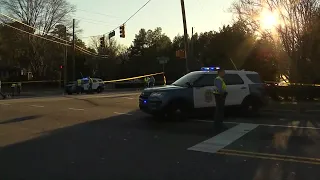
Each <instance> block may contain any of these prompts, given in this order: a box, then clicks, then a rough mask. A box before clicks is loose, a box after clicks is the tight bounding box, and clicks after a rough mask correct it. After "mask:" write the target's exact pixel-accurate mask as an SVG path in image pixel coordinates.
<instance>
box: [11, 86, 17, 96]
mask: <svg viewBox="0 0 320 180" xmlns="http://www.w3.org/2000/svg"><path fill="white" fill-rule="evenodd" d="M16 87H17V84H16V83H12V84H11V96H14V91H15V90H16Z"/></svg>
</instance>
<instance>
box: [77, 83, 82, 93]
mask: <svg viewBox="0 0 320 180" xmlns="http://www.w3.org/2000/svg"><path fill="white" fill-rule="evenodd" d="M81 85H82V80H81V79H78V80H77V94H81V90H82V88H81Z"/></svg>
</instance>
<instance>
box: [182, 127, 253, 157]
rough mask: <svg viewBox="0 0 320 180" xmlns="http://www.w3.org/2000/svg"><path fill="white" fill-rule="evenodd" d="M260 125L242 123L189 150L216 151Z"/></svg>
mask: <svg viewBox="0 0 320 180" xmlns="http://www.w3.org/2000/svg"><path fill="white" fill-rule="evenodd" d="M258 126H259V125H256V124H247V123H240V124H239V125H237V126H235V127H233V128H231V129H229V130H227V131H224V132H222V133H220V134H218V135H216V136H214V137H212V138H210V139H208V140H205V141H203V142H201V143H199V144H196V145H195V146H193V147H190V148H188V150H192V151H201V152H208V153H216V152H217V151H219V150H220V149H223V148H224V147H226V146H228V145H229V144H231V143H232V142H234V141H236V140H238V139H239V138H241V137H242V136H243V135H245V134H247V133H248V132H250V131H252V130H253V129H255V128H256V127H258Z"/></svg>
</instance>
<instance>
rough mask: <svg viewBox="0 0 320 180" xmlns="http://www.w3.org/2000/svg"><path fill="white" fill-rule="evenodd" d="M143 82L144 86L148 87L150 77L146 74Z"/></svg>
mask: <svg viewBox="0 0 320 180" xmlns="http://www.w3.org/2000/svg"><path fill="white" fill-rule="evenodd" d="M144 82H145V84H146V87H147V88H148V87H149V83H150V78H149V77H148V76H147V77H145V78H144Z"/></svg>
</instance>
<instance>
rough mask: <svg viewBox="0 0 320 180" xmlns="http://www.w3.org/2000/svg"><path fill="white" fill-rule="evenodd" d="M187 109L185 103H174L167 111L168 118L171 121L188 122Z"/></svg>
mask: <svg viewBox="0 0 320 180" xmlns="http://www.w3.org/2000/svg"><path fill="white" fill-rule="evenodd" d="M187 112H188V111H187V107H186V106H185V105H184V103H181V102H180V103H179V102H172V103H171V104H170V105H169V106H168V107H167V108H166V111H165V115H166V118H167V119H169V120H182V121H183V120H186V119H187Z"/></svg>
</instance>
